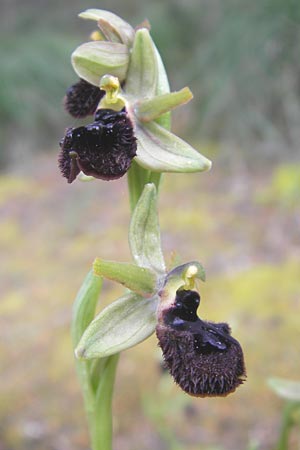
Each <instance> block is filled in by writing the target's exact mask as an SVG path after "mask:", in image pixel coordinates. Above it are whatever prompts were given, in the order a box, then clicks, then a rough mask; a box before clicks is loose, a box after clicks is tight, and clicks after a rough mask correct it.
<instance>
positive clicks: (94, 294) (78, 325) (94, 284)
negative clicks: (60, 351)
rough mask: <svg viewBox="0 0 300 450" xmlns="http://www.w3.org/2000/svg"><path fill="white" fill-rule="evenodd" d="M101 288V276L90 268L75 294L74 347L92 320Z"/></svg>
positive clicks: (73, 316) (73, 318)
mask: <svg viewBox="0 0 300 450" xmlns="http://www.w3.org/2000/svg"><path fill="white" fill-rule="evenodd" d="M101 288H102V278H101V277H99V276H98V275H95V274H94V273H93V271H92V270H91V271H90V272H89V273H88V274H87V276H86V278H85V280H84V282H83V283H82V285H81V288H80V290H79V292H78V294H77V296H76V299H75V302H74V304H73V311H72V340H73V346H74V348H75V347H76V346H77V344H78V342H79V340H80V339H81V336H82V335H83V333H84V331H85V329H86V328H87V326H88V325H89V323H90V322H91V321H92V320H93V318H94V315H95V310H96V305H97V302H98V299H99V295H100V292H101Z"/></svg>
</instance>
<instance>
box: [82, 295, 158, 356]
mask: <svg viewBox="0 0 300 450" xmlns="http://www.w3.org/2000/svg"><path fill="white" fill-rule="evenodd" d="M157 305H158V296H154V297H151V298H144V297H141V296H140V295H138V294H135V293H133V292H130V293H128V294H125V295H124V296H122V297H120V298H119V299H118V300H116V301H115V302H113V303H111V304H110V305H109V306H107V307H106V308H105V309H104V310H103V311H101V312H100V314H99V315H98V316H97V317H96V318H95V319H94V320H93V321H92V322H91V324H90V325H89V326H88V328H87V329H86V331H85V333H84V334H83V336H82V338H81V340H80V342H79V344H78V347H77V348H76V350H75V354H76V356H77V358H79V359H92V358H103V357H106V356H110V355H113V354H115V353H118V352H121V351H123V350H126V349H127V348H130V347H133V346H134V345H137V344H139V343H140V342H142V341H143V340H144V339H146V338H147V337H149V336H150V335H151V334H152V333H153V332H154V330H155V326H156V322H157V320H156V309H157Z"/></svg>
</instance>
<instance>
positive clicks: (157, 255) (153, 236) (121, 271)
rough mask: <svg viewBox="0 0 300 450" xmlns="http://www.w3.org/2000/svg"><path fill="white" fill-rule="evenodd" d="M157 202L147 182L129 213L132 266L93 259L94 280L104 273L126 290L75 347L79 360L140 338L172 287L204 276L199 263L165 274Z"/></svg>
mask: <svg viewBox="0 0 300 450" xmlns="http://www.w3.org/2000/svg"><path fill="white" fill-rule="evenodd" d="M156 203H157V195H156V188H155V186H154V184H147V185H146V186H145V188H144V191H143V193H142V195H141V197H140V199H139V201H138V203H137V205H136V208H135V210H134V212H133V215H132V220H131V224H130V230H129V243H130V248H131V252H132V256H133V259H134V261H135V263H136V264H127V263H126V264H125V263H117V262H113V261H104V260H101V259H98V258H97V259H96V260H95V263H94V274H95V275H94V276H96V275H97V276H98V278H97V277H96V279H97V280H98V279H99V277H100V276H101V277H103V276H104V277H106V278H109V279H111V280H114V281H117V282H119V283H121V284H123V285H125V286H126V287H127V288H129V289H130V291H129V292H128V293H127V294H125V295H123V296H122V297H121V298H119V299H118V300H116V301H115V302H113V303H112V304H110V305H109V306H107V307H106V308H104V309H103V310H102V311H101V312H100V313H99V314H98V315H97V316H96V317H95V319H94V320H93V321H92V322H91V323H90V324H89V325H88V326H87V328H86V330H85V332H84V333H83V336H82V337H81V339H80V341H79V343H78V346H77V348H76V350H75V354H76V357H77V358H79V359H92V358H104V357H107V356H110V355H113V354H115V353H118V352H120V351H122V350H126V349H127V348H130V347H132V346H134V345H136V344H138V343H139V342H141V341H143V340H144V339H146V338H147V337H148V336H150V335H151V334H152V333H153V332H154V330H155V327H156V324H157V317H156V310H157V306H158V304H159V302H160V301H164V302H166V301H171V299H172V300H174V298H175V292H176V290H177V289H179V288H181V287H182V288H183V287H186V288H189V289H190V287H191V286H192V285H193V283H194V280H195V278H200V279H201V280H204V279H205V274H204V270H203V267H202V266H201V264H199V263H198V262H191V263H187V264H183V265H182V266H179V267H177V268H175V269H173V270H172V271H171V272H170V273H169V274H167V273H166V269H165V263H164V258H163V254H162V250H161V242H160V231H159V223H158V215H157V205H156ZM90 276H91V275H90ZM89 279H90V278H89ZM97 282H98V281H97Z"/></svg>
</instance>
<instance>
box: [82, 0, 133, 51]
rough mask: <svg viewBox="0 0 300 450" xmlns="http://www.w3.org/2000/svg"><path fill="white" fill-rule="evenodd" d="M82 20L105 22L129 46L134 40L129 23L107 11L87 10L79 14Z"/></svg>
mask: <svg viewBox="0 0 300 450" xmlns="http://www.w3.org/2000/svg"><path fill="white" fill-rule="evenodd" d="M79 17H81V18H82V19H91V20H96V21H97V22H98V21H99V20H101V19H102V20H103V21H106V22H108V23H109V25H110V26H111V29H115V33H116V34H118V35H119V36H120V37H121V39H122V42H123V43H124V44H126V45H127V46H131V45H132V42H133V39H134V29H133V28H132V26H131V25H129V23H127V22H125V20H123V19H121V17H119V16H117V15H116V14H114V13H112V12H110V11H105V10H104V9H87V10H86V11H83V12H82V13H80V14H79Z"/></svg>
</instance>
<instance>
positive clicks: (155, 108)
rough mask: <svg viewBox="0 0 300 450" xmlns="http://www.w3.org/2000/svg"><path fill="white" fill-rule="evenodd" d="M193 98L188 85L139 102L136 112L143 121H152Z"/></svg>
mask: <svg viewBox="0 0 300 450" xmlns="http://www.w3.org/2000/svg"><path fill="white" fill-rule="evenodd" d="M192 98H193V94H192V93H191V91H190V89H189V88H188V87H185V88H183V89H181V90H180V91H177V92H170V93H168V94H162V95H156V96H155V97H152V98H149V99H144V100H141V101H140V102H138V104H137V106H136V107H135V114H136V116H137V118H138V119H139V120H140V121H141V122H151V121H152V120H154V119H157V118H158V117H160V116H161V115H162V114H164V113H166V112H168V111H171V110H172V109H174V108H176V107H177V106H181V105H184V104H185V103H188V102H189V101H190V100H191V99H192Z"/></svg>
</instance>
